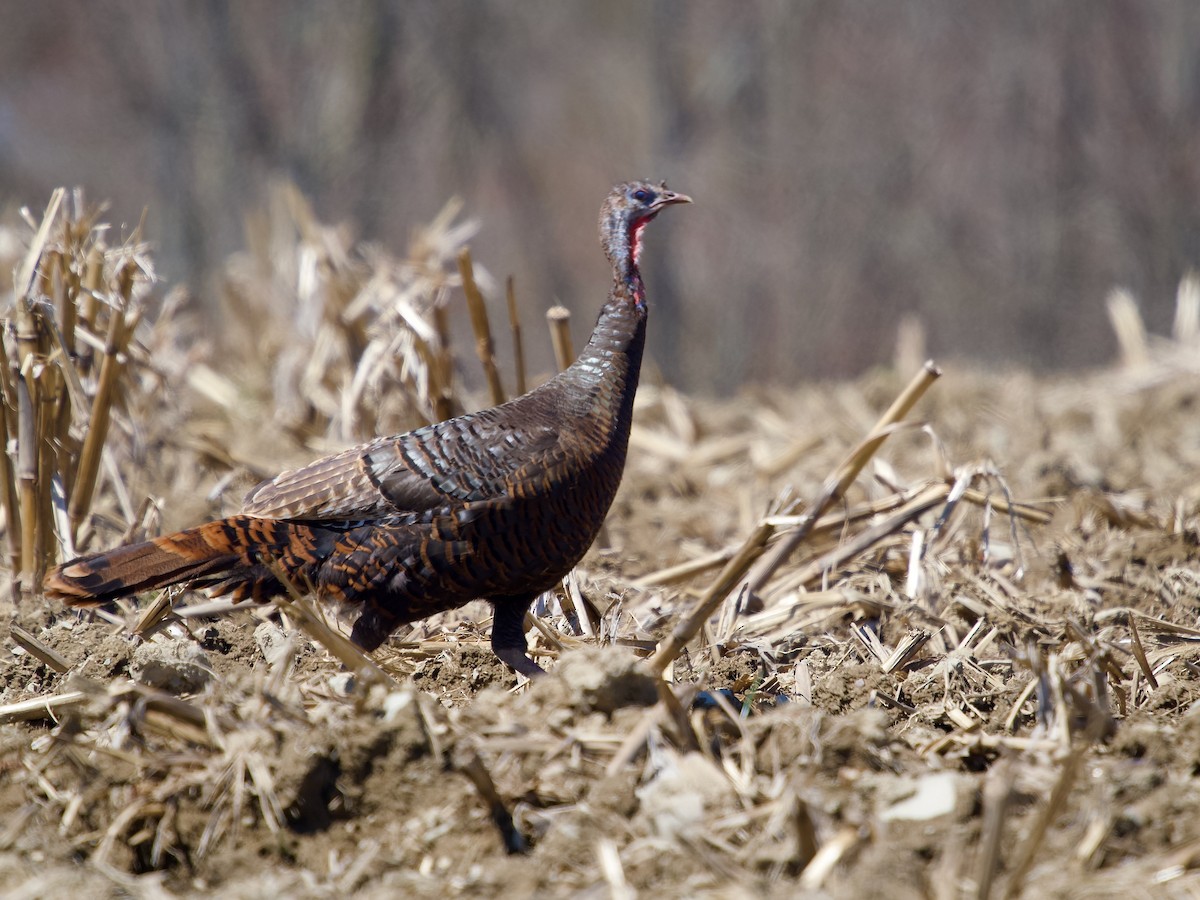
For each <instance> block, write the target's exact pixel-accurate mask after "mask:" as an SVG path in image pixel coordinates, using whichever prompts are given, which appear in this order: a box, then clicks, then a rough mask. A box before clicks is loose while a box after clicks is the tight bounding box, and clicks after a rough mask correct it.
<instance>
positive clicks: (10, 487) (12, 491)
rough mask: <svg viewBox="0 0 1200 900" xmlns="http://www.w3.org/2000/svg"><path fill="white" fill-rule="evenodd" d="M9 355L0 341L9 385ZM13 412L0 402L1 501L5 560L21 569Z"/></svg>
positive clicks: (2, 375)
mask: <svg viewBox="0 0 1200 900" xmlns="http://www.w3.org/2000/svg"><path fill="white" fill-rule="evenodd" d="M9 372H10V370H9V368H8V358H7V355H6V354H5V353H4V352H3V342H2V341H0V381H4V382H5V385H7V384H8V375H9ZM15 412H16V406H15V405H9V404H8V403H7V402H2V401H0V503H3V504H4V521H5V522H6V523H7V524H8V527H7V528H5V529H4V530H5V533H6V535H7V539H8V560H9V565H10V566H11V567H12V571H14V572H18V571H20V569H21V509H20V505H19V504H20V500H19V499H18V496H17V481H16V470H15V469H14V468H13V465H12V460H11V459H10V458H9V455H8V450H7V448H8V441H9V434H10V433H11V431H10V429H9V424H8V423H9V421H10V420H11V418H12V415H13V413H15Z"/></svg>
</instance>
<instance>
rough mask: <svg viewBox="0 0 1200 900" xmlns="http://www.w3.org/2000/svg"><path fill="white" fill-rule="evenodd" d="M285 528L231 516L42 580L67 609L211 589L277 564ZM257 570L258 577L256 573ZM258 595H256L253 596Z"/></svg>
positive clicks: (89, 559)
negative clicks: (177, 587) (181, 587)
mask: <svg viewBox="0 0 1200 900" xmlns="http://www.w3.org/2000/svg"><path fill="white" fill-rule="evenodd" d="M288 525H289V523H286V522H279V521H276V520H272V519H259V518H255V517H252V516H233V517H231V518H228V519H219V520H217V521H215V522H208V523H206V524H204V525H200V526H197V527H196V528H189V529H187V530H186V531H180V532H178V533H176V534H171V535H167V536H166V537H159V538H154V539H153V540H149V541H144V542H142V543H140V544H129V545H127V546H125V547H117V548H116V549H114V550H109V551H108V552H106V553H98V554H95V555H93V556H83V557H79V558H78V559H73V560H71V561H70V562H66V563H63V565H61V566H59V567H58V568H56V569H53V570H52V571H51V572H49V573H48V574H47V575H46V579H45V582H44V585H43V586H44V588H45V591H46V594H47V595H48V596H50V597H57V598H60V599H62V600H65V601H66V602H67V604H68V605H70V606H99V605H101V604H103V603H107V602H109V601H111V600H115V599H117V598H118V597H124V596H127V595H129V594H134V593H137V592H138V591H146V590H151V589H153V588H160V587H166V586H168V585H172V584H180V583H184V582H187V583H191V584H194V585H196V586H203V585H204V584H210V583H212V582H213V581H215V580H218V579H216V578H214V576H222V575H224V576H233V577H231V578H227V580H230V581H234V582H236V581H238V580H240V579H238V578H237V577H236V575H235V573H236V572H238V570H244V572H245V576H246V577H247V578H250V579H254V578H255V576H257V577H258V578H261V577H262V576H263V575H264V574H266V572H265V571H264V567H263V565H262V564H263V563H264V562H266V561H269V560H270V559H272V558H279V556H280V555H281V551H284V548H285V547H286V548H287V550H290V551H291V552H292V553H295V552H296V551H297V550H300V551H301V553H303V549H304V548H302V547H299V546H296V545H295V543H293V545H292V546H290V547H288V538H289V531H290V530H291V529H289V527H288ZM256 570H257V571H256ZM255 593H257V592H255Z"/></svg>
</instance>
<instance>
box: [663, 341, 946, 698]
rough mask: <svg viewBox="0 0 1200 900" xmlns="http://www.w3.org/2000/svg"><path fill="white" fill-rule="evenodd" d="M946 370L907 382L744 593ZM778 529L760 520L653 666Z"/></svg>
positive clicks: (682, 641)
mask: <svg viewBox="0 0 1200 900" xmlns="http://www.w3.org/2000/svg"><path fill="white" fill-rule="evenodd" d="M940 374H941V372H940V371H939V370H938V368H937V367H936V366H934V364H933V363H932V362H927V363H926V364H925V366H924V367H923V368H922V369H921V372H920V373H919V374H918V375H917V377H916V378H914V379H913V381H912V382H911V383H910V384H909V385H908V387H907V388H905V390H904V392H903V393H902V394H901V395H900V396H899V397H897V398H896V400H895V401H894V402H893V403H892V405H891V407H890V408H889V409H888V411H887V412H886V413H884V415H883V417H882V418H881V419H880V420H879V422H877V423H876V425H875V427H874V428H872V429H871V432H870V433H869V434H868V435H867V437H866V438H865V439H864V440H863V442H862V443H861V444H860V445H859V446H858V447H856V448H855V449H854V451H853V452H852V453H850V455H849V456H847V457H846V459H845V460H843V462H842V463H841V465H840V466H838V468H837V469H836V470H835V471H834V473H833V474H832V475H831V476H830V477H829V478H828V479H827V480H826V487H825V489H824V491H823V492H822V494H821V497H820V498H819V499H818V501H817V502H816V503H815V504H814V505H813V508H812V509H811V510H810V511H809V513H808V515H807V516H805V518H804V519H803V520H802V521H801V523H800V524H799V525H798V526H797V528H796V530H795V531H794V532H792V533H791V534H789V535H788V536H787V537H786V538H784V540H783V541H781V542H780V544H779V545H777V546H776V548H775V549H774V550H773V551H771V552H770V553H769V554H768V556H767V557H766V558H765V559H764V560H762V561H761V562H760V563H759V565H758V567H757V571H755V572H751V574H750V577H749V578H747V579H746V582H745V584H744V585H742V587H741V588H739V589H738V593H740V592H741V590H743V589H749V590H750V591H751V592H755V591H757V590H759V589H760V588H761V587H762V586H763V585H764V584H766V582H767V581H768V580H769V579H770V577H771V576H772V575H773V574H774V573H775V570H776V569H778V568H779V566H780V565H782V564H783V562H784V560H786V559H787V558H788V556H790V555H791V554H792V551H794V550H795V549H796V547H797V546H798V545H799V544H800V542H801V541H802V540H804V538H805V537H807V535H808V534H809V533H810V532H811V531H812V527H813V525H814V524H816V521H817V519H818V518H820V516H821V515H822V514H823V513H824V512H825V510H827V509H828V508H829V506H830V505H831V504H832V503H833V502H834V501H835V500H837V499H838V498H839V497H841V496H842V494H843V493H844V492H845V490H846V488H848V487H849V486H850V483H851V482H853V481H854V479H855V478H856V477H857V476H858V473H859V472H860V471H862V467H863V466H864V465H866V463H867V460H869V459H870V458H871V456H873V455H874V453H875V451H876V450H878V449H879V447H880V445H882V443H883V441H884V440H885V439H886V438H887V436H888V435H889V434H890V433H891V431H892V428H893V427H894V426H895V425H896V423H898V422H900V421H901V420H902V419H903V418H904V417H905V416H906V415H908V412H909V410H911V409H912V407H913V405H914V404H916V402H917V401H918V400H919V399H920V398H921V396H922V395H923V394H924V393H925V391H926V390H927V389H928V388H929V386H930V385H931V384H933V382H934V381H935V380H936V379H937V378H938V376H939V375H940ZM773 531H774V529H773V528H771V526H769V525H766V524H765V523H764V524H761V525H759V526H758V528H757V529H755V531H754V532H753V533H752V534H751V535H750V537H749V538H747V539H746V542H745V543H744V544H743V545H742V549H741V550H739V551H738V553H737V555H736V556H734V558H733V559H731V560H730V561H729V562H728V563H727V564H726V565H725V568H724V569H723V570H722V571H721V574H720V575H719V576H718V577H717V580H716V581H715V582H713V584H712V585H710V586H709V589H708V590H707V591H705V592H704V596H703V597H701V599H700V601H699V603H697V605H696V608H695V609H694V610H693V611H692V612H691V614H689V615H688V616H686V617H685V618H683V619H682V620H680V622H679V624H678V625H676V626H675V628H674V630H673V631H672V632H671V634H670V635H669V636H668V638H667V639H666V640H665V641H663V643H662V644H661V645H660V647H659V649H658V652H656V653H655V654H654V656H653V657H651V658H650V663H649V664H650V668H651V670H652V671H654V672H655V673H656V674H659V675H661V674H662V673H663V672H664V671H665V670H666V668H667V666H668V665H670V663H671V662H672V660H674V659H675V657H677V656H678V655H679V654H680V653H681V652H683V648H684V647H685V646H687V644H688V642H689V641H691V640H692V638H694V637H695V636H696V635H697V634H699V633H700V630H701V629H702V628H703V627H704V624H705V623H706V622H707V621H708V619H709V617H710V616H712V614H713V613H714V612H716V610H717V607H719V606H720V605H721V604H722V603H723V602H724V601H725V600H726V597H727V596H728V595H729V594H730V592H731V591H732V590H734V588H735V585H738V583H739V582H740V581H741V580H742V578H743V576H745V574H746V572H747V570H748V569H749V568H750V566H751V565H753V564H754V561H755V560H756V559H757V558H758V557H759V555H760V554H761V553H762V549H763V547H764V546H766V543H767V541H768V540H769V539H770V537H771V534H772V533H773ZM872 542H873V541H872Z"/></svg>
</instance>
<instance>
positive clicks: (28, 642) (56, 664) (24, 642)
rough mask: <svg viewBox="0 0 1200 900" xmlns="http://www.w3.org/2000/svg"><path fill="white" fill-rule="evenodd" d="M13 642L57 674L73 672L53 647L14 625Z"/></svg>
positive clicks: (10, 632)
mask: <svg viewBox="0 0 1200 900" xmlns="http://www.w3.org/2000/svg"><path fill="white" fill-rule="evenodd" d="M9 634H10V635H11V636H12V639H13V642H14V643H16V644H18V645H20V646H21V647H23V648H24V649H25V652H26V653H29V654H30V655H31V656H34V657H37V659H39V660H41V661H42V662H44V663H45V664H46V665H48V666H49V667H50V668H52V669H53V670H54V671H55V672H57V673H58V674H60V675H62V674H64V673H65V672H69V671H70V670H71V663H70V662H69V661H68V660H67V659H66V657H64V656H63V655H62V654H61V653H59V652H57V651H56V650H55V649H54V648H53V647H50V646H48V645H46V644H44V643H42V642H41V641H39V640H38V639H37V638H36V637H34V636H33V635H32V634H31V633H29V632H28V631H26V630H25V629H24V628H22V627H21V626H20V625H14V626H12V628H11V629H10V631H9Z"/></svg>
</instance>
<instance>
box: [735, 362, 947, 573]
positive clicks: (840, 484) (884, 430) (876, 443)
mask: <svg viewBox="0 0 1200 900" xmlns="http://www.w3.org/2000/svg"><path fill="white" fill-rule="evenodd" d="M941 374H942V372H941V369H939V368H938V367H937V366H935V365H934V364H933V361H932V360H930V361H928V362H926V363H925V365H924V366H922V367H921V371H920V372H918V373H917V375H916V377H915V378H913V380H912V381H911V382H909V384H908V387H906V388H905V389H904V390H903V391H902V392H901V394H900V396H898V397H897V398H896V399H895V400H894V401H892V405H891V406H890V407H888V410H887V412H885V413H884V414H883V416H882V417H881V418H880V419H879V421H878V422H876V423H875V427H874V428H872V429H871V431H870V432H869V433H868V434H867V436H866V437H865V438H863V441H862V443H860V444H859V445H858V446H857V447H855V448H854V449H853V450H852V451H851V452H850V453H849V454H848V455H847V456H846V458H845V459H844V460H842V463H841V465H839V466H838V467H837V469H836V470H835V471H834V472H833V474H831V475H830V476H829V477H828V478H827V479H826V480H825V487H824V488H823V489H822V491H821V494H820V496H819V497H818V498H817V500H816V502H815V503H813V505H812V508H811V509H810V510H809V511H808V514H807V515H806V516H805V518H804V520H803V521H802V522H801V523H800V524H799V525H797V526H796V529H795V530H794V531H792V532H791V533H789V534H788V535H787V536H786V537H785V538H784V539H783V540H782V541H780V542H779V544H778V545H777V546H776V547H775V549H774V550H772V551H771V552H770V553H769V554H768V555H767V556H766V557H765V558H764V559H763V560H762V561H761V562H760V563H759V564H758V566H756V567H755V571H753V572H752V573H751V574H750V577H749V578H748V579H747V580H746V585H747V587H748V589H749V590H750V592H751V593H757V592H758V591H760V590H762V588H763V586H764V585H765V584H766V583H767V582H768V581H770V580H771V576H773V575H774V574H775V571H776V570H777V569H778V568H779V567H780V566H781V565H783V563H784V562H785V561H786V560H787V558H788V557H789V556H791V555H792V553H793V551H795V549H796V548H797V547H798V546H800V544H801V543H802V542H803V541H804V539H805V538H807V537H808V535H809V532H811V531H812V528H813V525H815V524H816V522H817V519H819V518H820V517H821V516H822V515H823V514H824V513H825V511H826V510H827V509H829V507H830V506H831V505H833V504H834V503H835V502H836V501H838V500H839V499H841V498H842V497H843V496H844V495H845V493H846V490H847V488H849V487H850V485H851V484H852V483H853V482H854V479H855V478H857V477H858V473H859V472H861V471H862V469H863V466H865V465H866V464H867V462H868V461H869V460H870V459H871V457H872V456H874V455H875V453H876V451H878V450H879V448H880V447H881V446H882V445H883V442H884V441H885V440H887V438H888V435H890V434H891V433H892V431H893V430H894V429H895V427H896V425H898V424H899V423H900V422H902V421H903V420H904V417H905V416H907V415H908V413H909V411H910V410H911V409H912V408H913V406H915V405H916V403H917V401H918V400H920V399H921V397H923V396H924V394H925V391H927V390H928V389H929V387H930V386H931V385H932V384H933V383H934V382H935V381H936V380H937V379H938V378H939V377H940V376H941Z"/></svg>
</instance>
